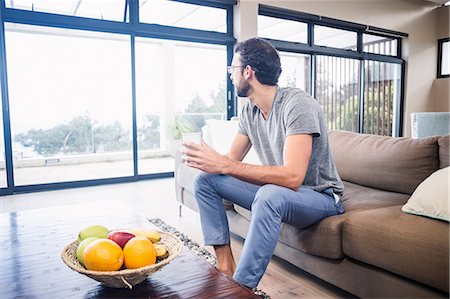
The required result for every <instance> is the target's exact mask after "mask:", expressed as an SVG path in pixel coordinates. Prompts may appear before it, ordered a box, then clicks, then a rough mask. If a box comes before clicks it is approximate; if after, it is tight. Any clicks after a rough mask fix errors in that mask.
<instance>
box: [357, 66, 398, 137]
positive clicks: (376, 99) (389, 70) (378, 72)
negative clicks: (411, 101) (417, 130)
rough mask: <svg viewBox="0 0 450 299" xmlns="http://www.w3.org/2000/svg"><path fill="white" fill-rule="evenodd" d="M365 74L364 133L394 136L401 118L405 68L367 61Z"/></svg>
mask: <svg viewBox="0 0 450 299" xmlns="http://www.w3.org/2000/svg"><path fill="white" fill-rule="evenodd" d="M364 72H365V74H364V92H363V96H364V107H363V111H364V116H363V122H364V125H363V128H364V130H363V133H369V134H377V135H390V132H391V131H393V129H394V131H395V129H396V128H393V126H396V123H397V122H395V118H397V117H398V115H399V111H397V107H398V106H397V103H398V102H399V101H400V87H401V80H400V79H401V66H400V65H398V64H394V63H385V62H379V61H373V60H366V61H365V65H364Z"/></svg>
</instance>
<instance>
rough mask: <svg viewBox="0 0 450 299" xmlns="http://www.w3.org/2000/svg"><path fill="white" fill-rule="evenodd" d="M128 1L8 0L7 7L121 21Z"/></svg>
mask: <svg viewBox="0 0 450 299" xmlns="http://www.w3.org/2000/svg"><path fill="white" fill-rule="evenodd" d="M125 1H126V0H102V1H98V0H59V1H55V0H6V7H9V8H16V9H24V10H32V11H38V12H48V13H55V14H62V15H68V16H75V17H86V18H94V19H100V20H110V21H121V22H123V19H124V15H125Z"/></svg>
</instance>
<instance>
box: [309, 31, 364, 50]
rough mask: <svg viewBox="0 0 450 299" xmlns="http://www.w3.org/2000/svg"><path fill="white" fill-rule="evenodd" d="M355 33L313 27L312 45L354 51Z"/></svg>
mask: <svg viewBox="0 0 450 299" xmlns="http://www.w3.org/2000/svg"><path fill="white" fill-rule="evenodd" d="M356 37H357V34H356V32H353V31H347V30H342V29H336V28H331V27H325V26H318V25H314V44H315V45H316V46H326V47H332V48H339V49H348V50H353V51H356Z"/></svg>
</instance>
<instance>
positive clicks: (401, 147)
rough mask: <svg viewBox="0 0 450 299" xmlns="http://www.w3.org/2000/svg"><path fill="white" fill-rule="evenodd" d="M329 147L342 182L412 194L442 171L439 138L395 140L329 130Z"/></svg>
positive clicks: (404, 138)
mask: <svg viewBox="0 0 450 299" xmlns="http://www.w3.org/2000/svg"><path fill="white" fill-rule="evenodd" d="M329 139H330V146H331V150H332V153H333V157H334V160H335V162H336V168H337V171H338V173H339V175H340V176H341V178H342V180H344V181H349V182H353V183H356V184H359V185H363V186H367V187H372V188H377V189H381V190H387V191H393V192H399V193H405V194H412V193H413V192H414V189H416V187H417V186H418V185H419V184H420V182H422V181H423V180H424V179H425V178H426V177H428V176H429V175H430V174H432V173H433V172H435V171H436V170H437V169H438V168H439V156H438V155H439V149H438V139H439V137H429V138H422V139H410V138H406V137H402V138H392V137H389V136H378V135H370V134H359V133H354V132H347V131H330V132H329Z"/></svg>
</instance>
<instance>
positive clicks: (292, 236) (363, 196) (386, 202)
mask: <svg viewBox="0 0 450 299" xmlns="http://www.w3.org/2000/svg"><path fill="white" fill-rule="evenodd" d="M344 188H345V190H344V198H343V203H344V207H345V208H346V212H345V213H344V214H342V215H338V216H332V217H328V218H326V219H324V220H322V221H320V222H318V223H316V224H314V225H312V226H310V227H308V228H306V229H298V228H296V227H294V226H292V225H289V224H286V223H283V225H282V228H281V233H280V242H282V243H284V244H286V245H289V246H290V247H293V248H296V249H298V250H301V251H303V252H305V253H308V254H313V255H317V256H321V257H326V258H330V259H339V258H343V257H344V252H343V250H342V225H343V223H344V221H345V219H346V218H347V217H348V216H349V215H350V214H352V213H354V212H357V211H359V210H366V209H373V208H379V207H386V206H392V205H399V204H404V203H405V202H406V201H407V200H408V197H409V196H408V195H406V194H401V193H394V192H387V191H382V190H377V189H372V188H368V187H363V186H359V185H356V184H352V183H348V182H344ZM234 209H235V210H236V211H237V212H238V213H239V214H241V215H242V216H243V217H244V218H246V219H247V220H249V221H250V217H251V212H250V211H249V210H247V209H244V208H242V207H240V206H237V205H235V206H234Z"/></svg>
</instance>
